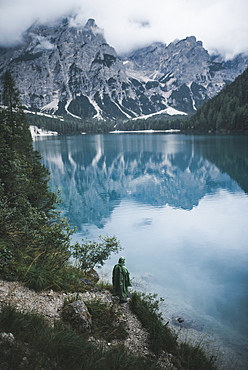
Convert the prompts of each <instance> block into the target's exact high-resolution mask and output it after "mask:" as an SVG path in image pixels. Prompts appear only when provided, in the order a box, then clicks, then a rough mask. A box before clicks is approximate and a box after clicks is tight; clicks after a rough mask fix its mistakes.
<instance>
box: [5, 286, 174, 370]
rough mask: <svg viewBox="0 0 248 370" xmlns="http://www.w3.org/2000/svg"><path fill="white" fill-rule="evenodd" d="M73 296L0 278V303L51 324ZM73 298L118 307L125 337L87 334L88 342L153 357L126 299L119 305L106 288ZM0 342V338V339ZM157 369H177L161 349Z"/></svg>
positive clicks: (58, 317)
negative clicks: (34, 314) (125, 331)
mask: <svg viewBox="0 0 248 370" xmlns="http://www.w3.org/2000/svg"><path fill="white" fill-rule="evenodd" d="M72 297H75V293H68V292H54V291H53V290H48V291H43V292H39V293H37V292H35V291H33V290H30V289H28V288H27V287H25V286H24V285H23V284H22V283H20V282H9V281H4V280H0V304H1V305H2V304H11V305H13V306H15V307H16V308H17V309H18V310H20V311H22V312H27V311H28V312H35V313H38V314H40V315H43V316H44V317H45V318H46V319H47V320H48V321H49V322H50V324H51V325H53V324H54V322H55V320H61V312H62V307H63V304H64V302H65V300H66V301H68V300H70V298H72ZM77 299H79V300H82V301H84V302H87V301H89V300H94V299H101V300H102V301H103V302H106V303H109V304H111V305H116V308H117V309H118V310H120V320H122V321H124V323H125V327H126V330H127V332H128V337H127V338H126V339H125V340H124V341H122V342H121V341H120V340H113V341H111V342H106V341H104V340H101V341H99V339H97V340H96V339H95V338H93V337H90V338H89V340H90V341H91V342H95V343H96V345H101V346H106V348H107V347H110V346H115V345H118V344H120V343H122V344H124V345H125V346H126V348H127V349H128V350H129V351H132V352H134V353H136V354H141V355H142V356H154V355H153V354H152V353H151V352H150V351H149V346H148V333H147V331H146V330H145V329H144V328H143V327H142V325H141V323H140V321H139V320H138V319H137V317H136V316H135V315H134V314H133V313H132V312H131V310H130V308H129V304H128V302H127V303H125V304H119V302H118V299H116V297H115V296H112V295H111V293H110V292H109V291H108V290H100V289H99V290H97V291H87V292H84V293H78V294H77ZM6 335H8V336H7V338H11V340H13V336H12V334H11V333H2V332H1V328H0V336H1V337H2V338H3V337H5V338H6ZM0 345H1V340H0ZM158 362H159V364H160V367H161V368H164V369H177V367H175V365H174V364H173V356H172V355H171V354H169V353H166V352H164V353H163V354H162V355H161V356H160V357H159V359H158Z"/></svg>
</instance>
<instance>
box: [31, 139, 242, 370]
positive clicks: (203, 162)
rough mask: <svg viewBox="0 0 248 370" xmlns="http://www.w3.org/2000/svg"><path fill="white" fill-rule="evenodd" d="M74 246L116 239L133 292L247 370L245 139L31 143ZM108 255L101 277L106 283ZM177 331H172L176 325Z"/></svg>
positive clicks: (228, 362)
mask: <svg viewBox="0 0 248 370" xmlns="http://www.w3.org/2000/svg"><path fill="white" fill-rule="evenodd" d="M34 146H35V149H37V150H39V151H40V153H41V155H42V157H43V162H44V164H45V165H46V167H47V168H48V169H49V170H50V173H51V182H50V184H51V188H52V190H60V191H61V196H62V199H63V203H62V210H63V214H64V215H65V216H66V217H67V218H69V220H70V221H71V223H72V224H73V225H75V226H77V229H78V231H77V233H76V234H75V235H74V237H73V240H79V241H80V240H81V239H82V238H84V237H88V238H90V239H97V238H98V236H99V235H106V234H108V235H110V236H112V235H115V236H116V237H117V238H118V239H119V240H120V242H121V245H122V246H123V248H124V250H123V251H122V253H121V254H122V255H124V256H125V258H126V265H127V267H128V269H129V271H130V273H131V277H132V278H133V286H134V288H135V289H140V290H142V291H145V292H155V293H158V295H159V296H161V297H163V298H164V299H165V302H164V305H163V306H162V307H161V309H162V310H163V313H164V316H165V318H166V319H168V320H170V324H171V325H173V320H172V317H173V316H175V315H180V316H183V317H185V318H186V319H187V320H186V323H190V324H189V326H188V327H186V328H181V330H180V337H183V338H185V337H186V338H189V339H191V340H199V339H203V338H204V341H205V342H206V343H208V344H209V345H210V347H211V348H213V347H214V349H215V350H217V352H218V354H219V355H220V357H221V356H222V355H223V356H222V357H225V359H226V362H225V363H224V364H223V365H222V368H225V369H231V368H233V369H247V368H248V367H247V357H248V354H247V344H248V340H247V333H248V289H247V282H248V268H247V266H248V242H247V241H248V226H247V225H248V195H247V193H248V137H247V136H191V135H190V136H186V135H178V134H118V135H114V134H112V135H111V134H109V135H83V136H71V137H49V138H46V139H42V140H41V139H39V140H37V141H35V142H34ZM118 258H119V255H118V256H112V257H111V259H110V260H109V261H107V263H106V264H105V266H104V268H103V269H102V270H101V271H100V273H101V274H102V276H103V277H104V279H110V277H111V270H112V267H113V264H115V263H116V261H117V259H118ZM175 328H176V327H175Z"/></svg>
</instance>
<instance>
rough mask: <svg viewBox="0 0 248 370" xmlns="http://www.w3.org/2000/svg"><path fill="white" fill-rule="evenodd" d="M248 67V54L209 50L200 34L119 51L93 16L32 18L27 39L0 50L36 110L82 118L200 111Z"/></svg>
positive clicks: (0, 60)
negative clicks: (225, 55) (228, 55)
mask: <svg viewBox="0 0 248 370" xmlns="http://www.w3.org/2000/svg"><path fill="white" fill-rule="evenodd" d="M247 66H248V56H245V55H239V56H238V57H236V58H235V59H234V60H232V61H228V62H225V61H224V60H222V59H221V57H220V56H219V55H216V56H214V57H210V55H209V53H208V51H207V50H205V49H204V48H203V46H202V43H201V42H200V41H197V40H196V38H195V37H193V36H192V37H187V38H186V39H185V40H180V41H174V42H173V43H171V44H169V45H168V46H166V45H165V44H162V43H154V44H152V45H150V46H149V47H146V48H142V49H139V50H136V51H134V52H133V53H131V54H129V55H125V56H122V57H119V56H118V55H117V54H116V51H115V50H114V48H112V47H111V46H110V45H108V43H107V42H106V40H105V38H104V35H103V31H102V30H101V29H100V28H98V27H97V25H96V23H95V21H94V20H93V19H89V20H88V22H87V23H86V25H85V26H84V27H79V26H76V25H75V24H74V20H73V18H67V19H64V20H63V21H58V22H57V23H56V24H52V25H33V26H32V27H31V28H30V29H29V30H27V31H26V33H25V35H24V37H23V43H22V45H18V46H16V47H12V48H1V49H0V75H1V76H2V75H3V73H4V72H5V71H6V70H7V69H9V70H10V71H11V73H12V74H13V77H14V78H15V80H16V84H17V87H18V89H19V91H20V93H21V99H22V101H23V103H24V104H25V105H26V106H27V107H28V108H29V109H30V110H38V111H43V112H48V113H56V114H70V115H73V116H76V117H98V118H101V117H102V118H133V117H138V116H142V115H148V114H152V113H155V112H161V111H164V112H166V109H167V108H168V107H173V108H175V109H176V110H179V111H183V112H186V113H188V112H193V111H195V110H196V109H197V108H198V107H199V106H200V105H201V104H202V103H203V102H204V101H206V100H207V99H209V98H211V97H213V96H214V95H215V94H217V93H218V92H219V91H220V90H221V89H222V87H223V86H224V85H225V83H226V82H231V81H233V80H234V78H236V77H237V75H239V74H240V73H241V72H243V70H244V69H245V68H247ZM168 112H169V111H168Z"/></svg>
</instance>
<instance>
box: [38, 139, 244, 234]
mask: <svg viewBox="0 0 248 370" xmlns="http://www.w3.org/2000/svg"><path fill="white" fill-rule="evenodd" d="M154 136H155V135H154ZM154 136H146V137H145V139H144V141H143V140H142V141H140V138H141V136H140V135H131V136H130V135H122V136H121V139H122V140H120V137H119V136H118V137H117V136H115V137H114V139H115V140H113V135H109V136H107V135H105V137H104V140H103V136H101V135H92V136H87V137H85V136H83V137H77V138H75V137H70V138H59V139H54V138H53V140H52V143H51V141H50V140H43V141H38V142H36V143H35V146H36V148H37V149H38V150H39V151H40V152H41V153H42V156H43V161H44V164H45V165H46V167H47V168H48V169H49V171H50V173H51V174H52V181H51V187H52V190H55V191H56V190H57V189H60V190H61V193H62V194H61V195H62V199H63V204H62V208H63V209H64V210H65V216H66V217H67V218H68V219H69V220H70V221H71V222H72V223H73V225H76V226H77V228H78V230H80V229H81V225H82V224H84V223H86V222H87V223H93V224H95V225H97V226H98V227H102V226H103V224H105V223H106V221H107V219H108V218H109V217H110V215H111V213H112V211H113V209H114V208H115V207H116V206H118V204H119V203H120V201H121V199H125V198H126V199H133V200H135V201H137V202H139V203H144V204H148V205H151V206H158V207H160V206H165V205H168V206H170V207H174V208H181V209H185V210H191V209H192V208H193V207H195V206H197V205H198V204H199V201H200V200H201V199H202V198H203V197H204V196H205V195H206V194H211V193H213V192H215V191H216V190H217V189H227V190H228V191H231V192H236V191H240V187H239V186H238V184H237V183H236V182H235V181H233V180H232V179H231V178H230V176H229V175H228V174H226V173H222V172H221V171H220V170H219V169H218V168H217V167H216V165H214V164H213V163H211V162H209V161H208V160H207V159H205V158H204V157H203V156H202V155H201V154H199V152H198V151H197V150H196V146H195V143H194V141H192V138H190V137H189V138H187V137H186V142H185V143H178V142H177V140H174V139H172V138H173V136H175V135H168V136H167V137H170V140H164V141H163V140H162V142H160V141H159V144H160V147H158V145H157V144H158V142H157V140H154ZM167 137H165V138H167ZM176 137H177V136H176ZM51 144H52V145H51ZM54 144H55V145H54Z"/></svg>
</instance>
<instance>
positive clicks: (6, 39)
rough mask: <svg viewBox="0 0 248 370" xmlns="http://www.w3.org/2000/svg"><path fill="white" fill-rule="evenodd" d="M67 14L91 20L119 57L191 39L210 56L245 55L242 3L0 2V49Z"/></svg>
mask: <svg viewBox="0 0 248 370" xmlns="http://www.w3.org/2000/svg"><path fill="white" fill-rule="evenodd" d="M69 14H77V15H78V16H77V22H80V23H81V24H82V25H84V24H85V23H86V21H87V19H88V18H94V19H95V20H96V23H97V25H98V26H99V27H100V28H102V29H104V34H105V37H106V40H107V42H108V43H109V44H110V45H111V46H113V47H115V49H116V50H117V52H119V53H124V52H127V51H130V50H132V49H135V48H138V47H142V46H145V45H148V44H150V43H151V42H154V41H161V42H165V43H166V44H168V43H170V42H171V41H173V40H175V39H182V38H185V37H187V36H192V35H194V36H196V38H197V39H198V40H201V41H203V44H204V47H205V48H206V49H208V50H209V51H210V52H214V51H218V52H221V53H222V54H224V55H225V56H227V57H232V56H234V55H235V54H237V53H240V52H248V22H247V14H248V2H247V0H236V1H234V0H225V1H223V0H208V1H207V2H206V1H205V0H204V1H203V0H135V2H134V1H133V0H125V1H123V2H117V1H116V0H103V1H102V2H101V4H99V0H43V1H34V0H1V3H0V44H1V45H11V44H12V45H13V44H14V43H17V42H19V41H20V40H21V34H22V32H24V31H25V30H26V29H27V28H28V27H30V26H31V25H32V23H33V22H34V21H39V22H51V21H53V20H55V19H57V18H59V17H62V16H66V15H69Z"/></svg>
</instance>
